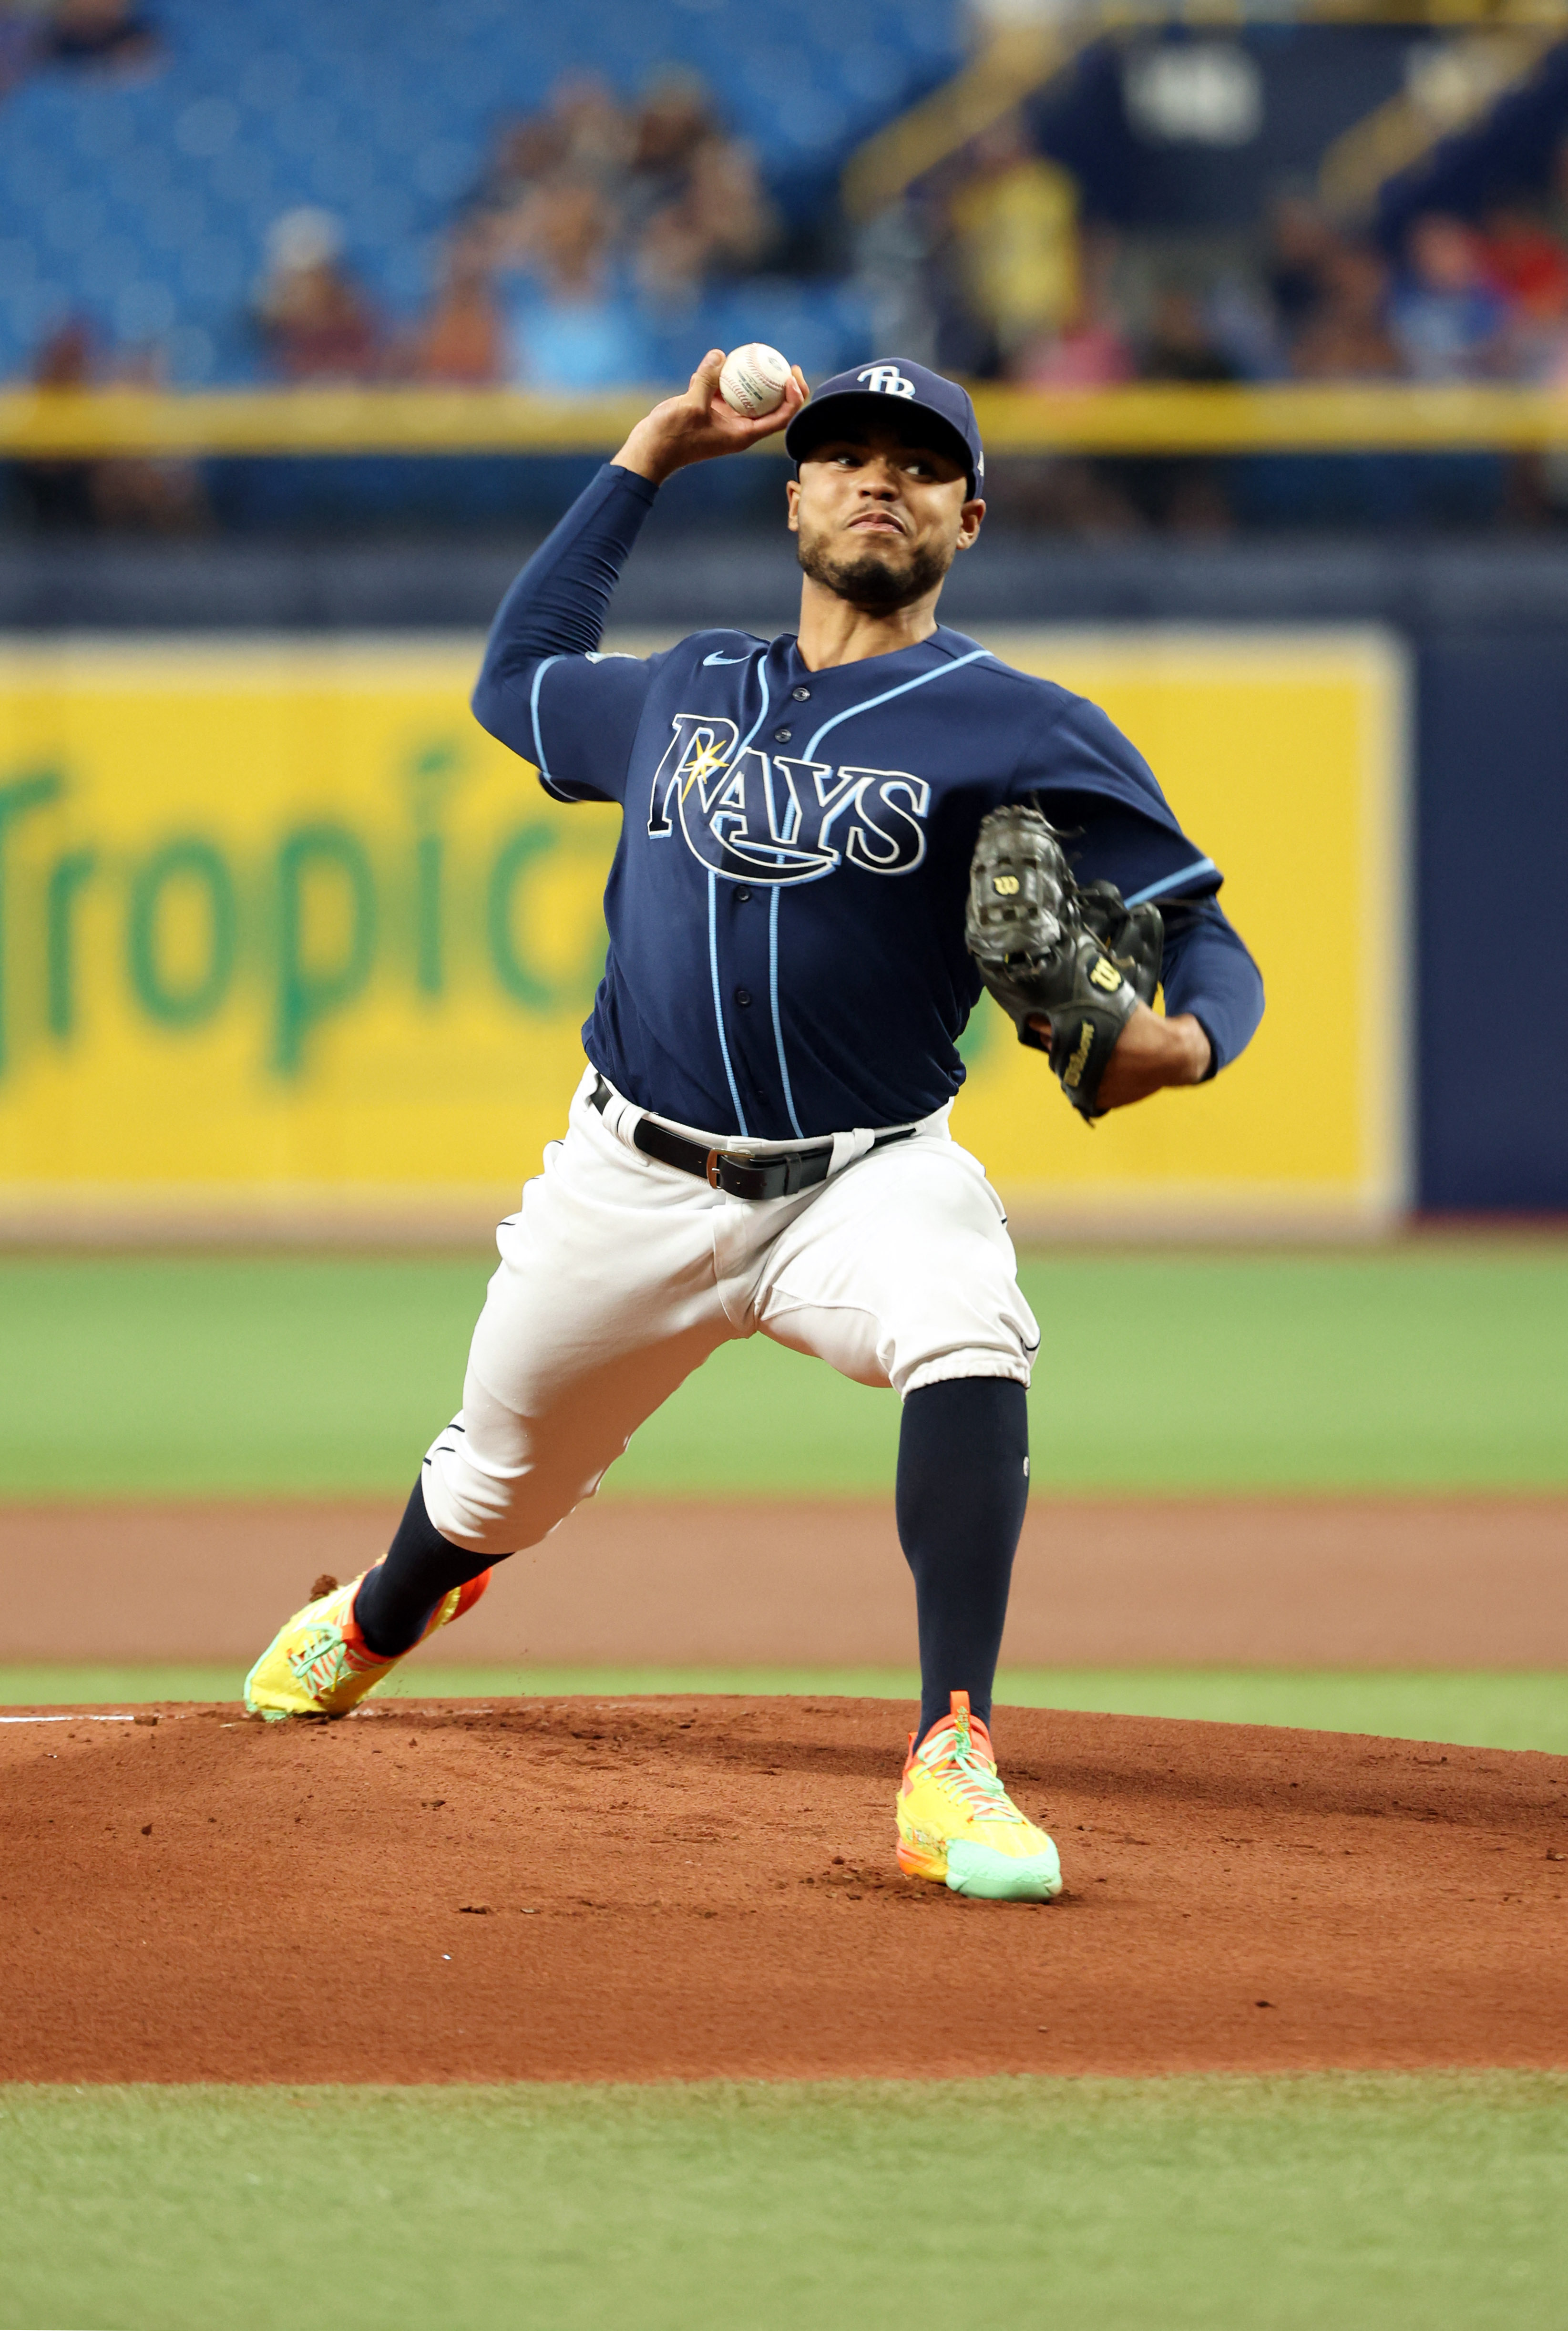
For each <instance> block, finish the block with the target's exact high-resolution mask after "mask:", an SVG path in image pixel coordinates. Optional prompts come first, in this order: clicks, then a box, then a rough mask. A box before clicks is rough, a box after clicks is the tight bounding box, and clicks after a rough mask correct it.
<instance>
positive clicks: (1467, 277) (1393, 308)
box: [1389, 211, 1507, 380]
mask: <svg viewBox="0 0 1568 2331" xmlns="http://www.w3.org/2000/svg"><path fill="white" fill-rule="evenodd" d="M1506 319H1507V311H1506V306H1505V304H1504V301H1503V299H1502V296H1501V294H1500V293H1499V292H1498V291H1497V290H1496V289H1495V288H1494V286H1493V284H1492V282H1491V281H1490V280H1489V278H1488V276H1487V268H1486V263H1485V259H1484V254H1483V247H1482V244H1481V241H1480V238H1479V236H1478V235H1477V233H1475V231H1474V229H1473V228H1471V227H1469V226H1467V225H1466V224H1465V222H1464V221H1463V220H1462V219H1457V218H1449V217H1447V216H1446V215H1444V214H1442V213H1440V212H1437V211H1430V212H1428V213H1426V214H1424V215H1423V216H1422V217H1421V218H1418V219H1417V220H1416V221H1415V222H1414V224H1412V225H1411V230H1410V233H1409V235H1408V236H1407V238H1406V247H1405V272H1404V275H1403V277H1402V281H1400V283H1399V284H1398V285H1397V287H1396V289H1395V290H1394V295H1393V299H1392V302H1391V304H1390V309H1389V328H1390V330H1391V332H1392V336H1393V339H1394V342H1395V345H1396V346H1397V347H1398V348H1399V351H1400V354H1401V356H1402V357H1403V360H1404V366H1405V369H1406V370H1407V371H1408V372H1409V373H1411V375H1412V376H1414V377H1415V378H1416V379H1417V380H1474V379H1477V378H1478V377H1480V376H1484V375H1486V374H1487V373H1491V372H1496V371H1497V370H1498V369H1500V366H1501V362H1502V354H1503V350H1502V340H1503V331H1504V326H1505V324H1506Z"/></svg>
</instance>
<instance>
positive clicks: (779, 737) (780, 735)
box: [773, 728, 794, 745]
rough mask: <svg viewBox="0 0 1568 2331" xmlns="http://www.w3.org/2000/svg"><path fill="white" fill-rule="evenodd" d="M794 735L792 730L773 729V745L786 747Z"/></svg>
mask: <svg viewBox="0 0 1568 2331" xmlns="http://www.w3.org/2000/svg"><path fill="white" fill-rule="evenodd" d="M793 736H794V729H793V728H775V729H774V732H773V741H774V744H775V745H787V744H788V743H789V740H790V738H791V737H793Z"/></svg>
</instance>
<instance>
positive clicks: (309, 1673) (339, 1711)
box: [245, 1570, 490, 1724]
mask: <svg viewBox="0 0 1568 2331" xmlns="http://www.w3.org/2000/svg"><path fill="white" fill-rule="evenodd" d="M363 1579H364V1573H363V1572H361V1574H360V1576H359V1577H358V1578H351V1579H350V1580H349V1582H348V1584H347V1586H339V1585H338V1584H337V1580H336V1579H332V1578H319V1579H318V1580H317V1582H316V1584H317V1592H316V1594H315V1595H314V1596H313V1597H312V1599H311V1600H310V1601H309V1603H306V1605H305V1607H304V1609H303V1610H302V1611H296V1612H295V1613H294V1616H293V1617H292V1618H291V1619H290V1621H289V1622H288V1624H287V1626H285V1627H284V1628H282V1629H281V1631H280V1632H279V1633H278V1634H276V1635H274V1636H273V1638H272V1640H271V1642H270V1643H269V1644H268V1646H267V1648H266V1650H265V1651H263V1652H262V1654H261V1658H260V1659H259V1660H257V1661H256V1664H255V1666H254V1667H253V1668H252V1670H251V1672H250V1674H249V1675H248V1676H247V1677H246V1678H245V1708H246V1711H247V1713H248V1714H249V1715H252V1716H261V1717H265V1718H266V1720H267V1722H268V1723H269V1724H280V1723H281V1722H282V1720H283V1718H284V1717H289V1716H347V1714H348V1711H349V1709H350V1708H357V1707H358V1705H359V1703H360V1701H361V1700H362V1699H363V1698H365V1695H366V1692H367V1691H374V1690H375V1687H376V1685H377V1684H378V1683H380V1682H381V1681H382V1679H384V1678H385V1677H386V1676H389V1675H390V1674H391V1673H392V1670H393V1669H394V1667H396V1665H397V1663H398V1660H402V1659H406V1658H407V1657H408V1653H407V1652H406V1651H400V1652H399V1653H398V1654H397V1657H396V1658H395V1659H390V1660H379V1659H377V1658H376V1656H375V1652H374V1651H370V1650H369V1649H368V1648H367V1647H366V1641H365V1638H364V1636H363V1635H362V1634H361V1633H360V1632H359V1626H358V1622H356V1619H355V1616H354V1598H355V1596H356V1594H358V1592H359V1589H360V1585H361V1584H362V1582H363ZM489 1583H490V1574H489V1571H488V1570H481V1571H480V1575H479V1576H478V1577H477V1578H470V1580H469V1581H468V1584H466V1585H464V1586H454V1587H453V1588H452V1590H451V1593H450V1594H445V1595H443V1596H442V1600H441V1601H440V1603H437V1605H436V1607H435V1609H434V1611H433V1612H432V1613H431V1617H430V1623H429V1625H428V1626H427V1627H426V1628H425V1631H424V1634H423V1635H422V1636H421V1637H420V1639H419V1640H420V1641H421V1642H422V1643H423V1641H425V1639H426V1637H427V1636H430V1635H433V1634H434V1632H435V1631H436V1629H437V1628H438V1627H445V1626H450V1624H451V1622H452V1620H454V1619H461V1617H462V1614H463V1613H464V1612H465V1611H471V1610H472V1609H473V1606H474V1604H475V1603H477V1602H478V1601H479V1599H480V1595H481V1594H483V1593H484V1591H485V1588H486V1587H487V1586H488V1585H489ZM411 1648H416V1647H414V1646H411Z"/></svg>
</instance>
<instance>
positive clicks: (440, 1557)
mask: <svg viewBox="0 0 1568 2331" xmlns="http://www.w3.org/2000/svg"><path fill="white" fill-rule="evenodd" d="M506 1559H507V1557H506V1556H505V1555H502V1554H473V1553H470V1550H469V1548H468V1547H467V1546H453V1544H452V1542H451V1538H450V1537H442V1534H441V1532H440V1531H439V1530H438V1529H437V1527H436V1526H435V1524H434V1523H433V1522H432V1520H431V1518H430V1516H429V1515H428V1514H427V1513H426V1512H425V1509H424V1484H423V1480H420V1481H416V1482H415V1483H414V1485H413V1496H412V1497H411V1498H409V1501H408V1504H407V1505H406V1506H405V1508H404V1515H403V1519H402V1520H401V1521H400V1522H399V1523H398V1525H397V1534H396V1536H395V1537H394V1539H393V1541H392V1544H391V1546H389V1547H388V1549H387V1555H386V1559H385V1562H381V1563H377V1565H376V1566H375V1569H374V1570H367V1571H366V1574H365V1584H363V1586H361V1588H360V1590H359V1592H358V1594H356V1596H355V1598H354V1616H355V1618H356V1620H357V1621H358V1622H359V1630H360V1632H361V1633H362V1634H363V1636H364V1637H365V1643H366V1650H367V1651H374V1652H375V1656H376V1658H377V1659H378V1660H395V1659H398V1658H400V1657H401V1656H402V1654H403V1653H404V1651H412V1650H413V1646H414V1645H415V1643H417V1642H418V1641H419V1639H420V1637H421V1635H423V1632H424V1631H425V1628H426V1627H427V1626H428V1625H429V1623H430V1614H431V1613H432V1611H433V1610H434V1609H435V1608H436V1605H437V1604H438V1603H440V1602H441V1601H442V1597H443V1596H445V1595H448V1594H451V1590H452V1588H453V1587H454V1586H465V1585H466V1584H468V1582H469V1580H470V1578H477V1577H478V1576H479V1575H480V1571H481V1570H489V1568H490V1566H491V1565H492V1564H494V1563H497V1562H504V1561H505V1560H506Z"/></svg>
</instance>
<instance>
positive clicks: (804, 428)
mask: <svg viewBox="0 0 1568 2331" xmlns="http://www.w3.org/2000/svg"><path fill="white" fill-rule="evenodd" d="M890 398H894V399H897V400H898V404H896V405H895V408H894V409H895V410H902V411H904V412H908V413H927V414H930V415H931V417H932V418H933V419H934V420H936V421H939V422H940V423H942V434H943V435H944V436H946V437H951V438H956V439H957V441H958V442H957V443H956V445H955V447H954V449H953V450H954V451H955V452H956V453H957V454H958V455H959V456H960V457H961V458H962V460H963V461H965V463H966V464H967V467H968V471H969V490H970V492H971V493H974V492H975V491H976V490H978V489H979V488H980V487H981V486H983V485H984V482H985V455H984V452H983V451H982V450H981V444H980V423H978V422H977V421H976V420H975V418H974V405H973V404H971V403H970V401H969V392H968V391H967V389H963V388H960V387H959V385H958V383H957V382H956V381H955V380H944V379H943V377H942V375H941V374H940V373H939V372H930V371H928V370H927V367H926V366H924V365H917V364H911V363H910V361H909V359H908V357H879V359H878V360H877V362H876V363H875V364H865V365H860V366H857V367H856V369H855V370H854V371H853V372H838V373H835V374H834V375H833V376H832V380H824V381H823V383H822V386H821V388H819V389H818V390H817V391H816V393H815V395H813V397H812V398H811V400H810V402H809V403H807V404H803V405H802V407H801V409H800V411H799V412H798V413H797V414H795V417H794V420H793V421H792V422H791V423H790V425H789V427H788V428H787V429H786V430H785V431H784V452H786V453H788V454H789V456H790V457H791V459H792V460H793V461H796V462H800V461H803V460H804V459H805V457H806V456H807V454H808V453H810V452H811V450H812V448H813V445H820V444H821V442H822V439H823V438H824V437H831V436H832V434H833V433H834V432H835V431H836V430H840V429H842V428H845V427H846V426H848V425H849V424H850V423H851V421H857V420H864V419H865V418H867V417H868V415H870V414H874V413H875V412H876V410H877V408H878V407H879V406H880V407H881V408H882V409H883V411H884V412H885V411H886V410H887V403H888V400H889V399H890Z"/></svg>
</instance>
